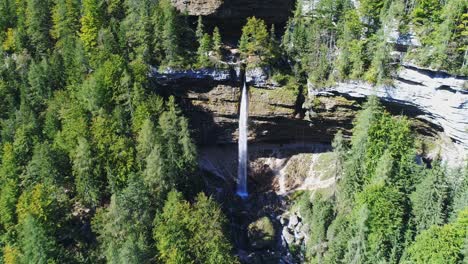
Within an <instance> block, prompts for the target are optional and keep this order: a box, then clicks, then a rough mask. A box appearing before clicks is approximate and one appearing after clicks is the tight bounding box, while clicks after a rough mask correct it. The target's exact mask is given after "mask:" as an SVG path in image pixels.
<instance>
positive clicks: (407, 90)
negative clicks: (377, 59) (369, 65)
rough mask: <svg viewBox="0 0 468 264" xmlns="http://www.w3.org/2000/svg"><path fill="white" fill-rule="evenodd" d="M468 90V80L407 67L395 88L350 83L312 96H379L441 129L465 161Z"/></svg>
mask: <svg viewBox="0 0 468 264" xmlns="http://www.w3.org/2000/svg"><path fill="white" fill-rule="evenodd" d="M467 86H468V78H467V77H456V76H451V75H448V74H446V73H442V72H435V71H431V70H426V69H420V68H417V67H415V66H413V65H404V66H403V68H402V69H401V70H400V71H399V72H398V73H397V75H396V76H395V79H394V83H393V85H392V86H379V87H373V86H371V85H369V84H366V83H362V82H348V83H340V84H338V85H336V86H333V87H330V88H327V89H324V90H320V91H317V90H315V89H313V87H309V95H310V96H315V95H332V96H333V97H335V96H336V95H340V96H345V97H347V98H348V99H350V100H352V99H356V98H364V97H367V96H369V95H371V94H376V95H377V96H378V97H379V98H381V100H382V101H384V103H385V102H386V103H388V104H391V105H393V106H398V107H399V108H400V109H401V112H402V113H404V114H407V115H410V116H412V117H414V118H417V119H418V120H425V121H427V122H429V123H430V124H432V125H433V126H434V127H439V129H440V130H442V131H443V132H444V133H445V134H446V135H448V136H449V137H450V138H451V139H452V140H453V141H454V142H455V143H456V145H457V146H458V148H459V150H460V153H462V154H461V157H460V158H461V159H463V158H464V155H466V151H467V150H468V90H467ZM463 153H465V154H464V155H463Z"/></svg>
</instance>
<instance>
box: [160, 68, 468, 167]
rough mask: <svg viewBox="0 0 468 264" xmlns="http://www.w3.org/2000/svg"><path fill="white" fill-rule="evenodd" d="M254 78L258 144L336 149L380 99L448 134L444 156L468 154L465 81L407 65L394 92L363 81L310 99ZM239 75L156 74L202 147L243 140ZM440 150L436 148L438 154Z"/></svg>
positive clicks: (420, 126) (416, 123) (426, 132)
mask: <svg viewBox="0 0 468 264" xmlns="http://www.w3.org/2000/svg"><path fill="white" fill-rule="evenodd" d="M247 74H248V75H249V74H250V75H251V76H252V77H249V80H250V83H249V93H250V109H249V134H248V136H249V142H251V143H253V142H280V143H288V142H304V143H312V142H313V143H329V142H330V141H331V139H332V138H333V136H334V134H335V133H336V131H337V130H338V129H340V130H343V131H344V133H345V135H350V130H351V128H352V122H353V119H354V118H355V116H356V113H357V111H359V110H360V108H361V106H362V103H363V102H364V101H365V97H367V96H368V95H370V94H373V93H376V94H377V96H379V97H380V98H381V100H382V102H383V103H384V106H385V107H386V108H387V110H388V111H390V112H391V113H392V114H404V115H407V116H409V117H410V118H411V120H412V124H413V128H414V129H415V131H416V132H417V133H418V134H420V135H423V136H429V137H431V138H442V137H441V136H443V141H444V142H443V145H444V147H443V148H441V149H440V152H441V153H442V155H444V154H443V153H446V156H447V157H459V159H460V160H462V159H463V158H464V157H465V156H466V150H467V149H468V133H467V131H468V130H467V129H468V90H466V86H467V78H466V77H455V76H450V75H447V74H445V73H441V72H434V71H430V70H424V69H419V68H416V67H415V66H411V65H405V66H404V67H402V69H401V70H400V71H399V73H398V75H396V76H395V79H394V85H393V86H391V87H390V86H381V87H373V86H371V85H369V84H366V83H363V82H348V83H339V84H337V85H335V86H333V87H330V88H327V89H322V90H316V89H314V87H312V86H308V97H307V98H303V97H301V96H300V95H298V94H297V92H296V91H294V90H290V89H287V88H286V87H277V86H274V85H272V84H271V83H269V81H268V80H267V79H265V78H266V77H265V76H266V75H265V74H264V73H263V71H262V72H261V71H258V72H257V71H255V72H252V73H249V72H248V73H247ZM238 75H239V74H238V72H237V70H236V69H231V70H197V71H171V70H167V71H164V72H158V71H157V70H153V71H152V73H151V77H152V78H153V79H155V80H156V82H157V83H158V87H159V88H158V89H161V91H162V93H163V94H164V93H166V94H167V95H175V96H176V98H177V99H178V103H179V104H180V105H181V106H182V109H183V110H184V112H185V114H186V115H187V116H189V117H190V119H189V120H190V122H191V124H190V125H191V129H192V131H193V135H194V136H195V139H196V140H197V142H198V143H199V144H201V145H213V144H220V143H221V144H225V143H235V142H237V135H238V131H237V128H238V110H239V101H240V89H239V87H240V83H239V76H238ZM429 141H431V140H429ZM436 144H437V143H436ZM438 152H439V150H437V151H436V150H434V155H437V154H438ZM455 162H457V161H455ZM457 163H458V162H457Z"/></svg>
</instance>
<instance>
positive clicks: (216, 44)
mask: <svg viewBox="0 0 468 264" xmlns="http://www.w3.org/2000/svg"><path fill="white" fill-rule="evenodd" d="M222 45H223V42H222V39H221V34H220V33H219V28H218V27H215V28H214V29H213V52H214V55H215V57H216V59H218V60H221V59H222V53H221V48H222Z"/></svg>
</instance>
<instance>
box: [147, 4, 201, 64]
mask: <svg viewBox="0 0 468 264" xmlns="http://www.w3.org/2000/svg"><path fill="white" fill-rule="evenodd" d="M153 19H154V23H155V32H154V38H155V39H154V47H155V50H154V53H155V54H159V55H158V56H160V58H159V60H160V61H159V62H160V63H161V65H162V66H165V67H173V68H185V67H187V66H188V65H190V63H191V61H190V60H191V58H190V56H189V51H190V46H191V45H192V44H191V43H192V40H193V38H194V36H193V35H192V34H190V33H191V32H189V31H188V29H189V26H188V25H187V24H186V23H187V21H186V20H185V19H184V18H183V17H181V16H180V15H179V14H178V13H177V11H176V10H175V8H174V7H173V6H172V5H171V2H170V1H169V0H162V1H159V5H158V7H157V8H156V11H155V12H154V14H153ZM161 54H162V56H161Z"/></svg>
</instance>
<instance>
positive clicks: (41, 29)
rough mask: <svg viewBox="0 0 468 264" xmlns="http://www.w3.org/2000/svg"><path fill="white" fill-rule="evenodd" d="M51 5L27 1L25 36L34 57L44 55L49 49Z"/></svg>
mask: <svg viewBox="0 0 468 264" xmlns="http://www.w3.org/2000/svg"><path fill="white" fill-rule="evenodd" d="M50 12H51V3H50V1H49V0H27V5H26V13H25V17H26V21H25V22H26V27H27V30H26V32H27V34H28V37H29V39H30V41H31V45H32V47H33V50H34V54H35V55H44V54H46V52H47V51H48V49H49V48H50V47H51V45H50V44H51V38H50V29H51V23H50V21H51V13H50Z"/></svg>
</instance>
